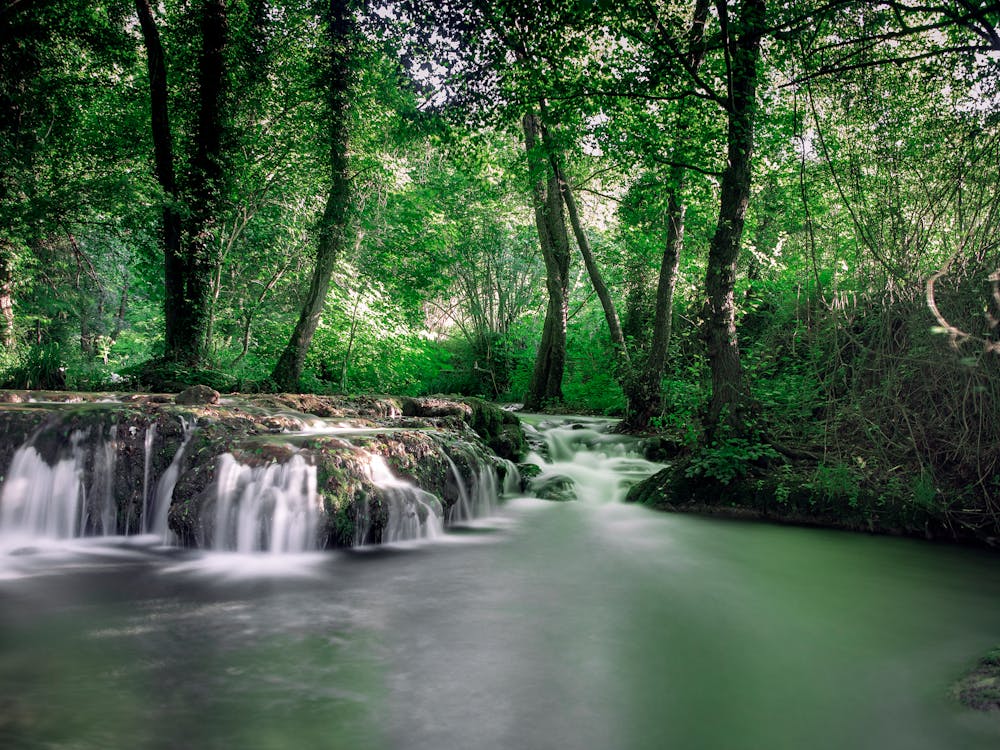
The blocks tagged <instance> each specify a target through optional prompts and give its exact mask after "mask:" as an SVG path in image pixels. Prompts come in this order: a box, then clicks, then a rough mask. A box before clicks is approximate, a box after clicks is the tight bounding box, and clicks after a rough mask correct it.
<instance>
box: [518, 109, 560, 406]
mask: <svg viewBox="0 0 1000 750" xmlns="http://www.w3.org/2000/svg"><path fill="white" fill-rule="evenodd" d="M521 124H522V127H523V128H524V146H525V150H526V152H527V155H528V165H529V170H530V173H531V180H532V198H533V203H534V212H535V227H536V229H537V230H538V239H539V243H540V245H541V249H542V258H543V260H544V261H545V287H546V290H547V291H548V305H547V307H546V312H545V323H544V325H543V327H542V340H541V342H540V343H539V346H538V354H537V355H536V357H535V369H534V372H533V373H532V377H531V383H530V385H529V386H528V393H527V394H526V395H525V399H524V401H525V407H526V408H528V409H539V408H541V407H543V406H544V405H545V404H547V403H551V402H559V401H562V398H563V395H562V380H563V371H564V370H565V367H566V326H567V321H568V319H569V236H568V235H567V233H566V221H565V218H564V215H563V200H562V195H561V192H560V189H559V180H558V177H557V176H556V174H555V172H554V170H553V164H552V161H551V160H550V159H549V157H548V155H547V154H546V153H545V142H544V128H543V126H542V123H541V122H540V120H539V119H538V117H537V115H534V114H527V115H525V116H524V118H523V120H522V123H521Z"/></svg>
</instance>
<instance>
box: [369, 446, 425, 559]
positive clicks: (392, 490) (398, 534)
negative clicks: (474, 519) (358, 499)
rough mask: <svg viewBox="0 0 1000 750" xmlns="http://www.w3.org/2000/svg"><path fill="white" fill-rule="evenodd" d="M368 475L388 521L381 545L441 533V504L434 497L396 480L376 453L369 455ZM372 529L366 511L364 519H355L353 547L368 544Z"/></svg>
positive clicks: (383, 460)
mask: <svg viewBox="0 0 1000 750" xmlns="http://www.w3.org/2000/svg"><path fill="white" fill-rule="evenodd" d="M367 472H368V477H369V479H371V482H372V484H374V485H375V486H376V487H377V488H378V489H379V491H380V493H379V494H380V497H381V499H382V500H383V501H384V502H385V505H386V515H387V517H386V519H385V525H384V527H383V528H382V538H381V542H382V544H392V543H394V542H406V541H412V540H416V539H433V538H435V537H439V536H441V535H442V534H443V533H444V522H443V519H442V517H443V515H444V513H443V510H442V508H441V501H440V500H438V498H437V497H436V496H435V495H432V494H431V493H430V492H426V491H425V490H422V489H420V488H419V487H417V486H416V485H415V484H412V483H411V482H407V481H406V480H404V479H400V478H398V477H397V476H396V475H395V474H393V473H392V470H391V469H390V468H389V465H388V464H387V463H386V462H385V459H384V458H383V457H382V456H380V455H378V454H377V453H370V454H368V465H367ZM369 505H370V504H369ZM371 525H372V520H371V508H370V507H369V508H368V512H367V513H366V514H365V515H364V517H363V518H360V519H358V525H357V527H356V529H355V544H356V545H359V546H360V545H362V544H364V543H365V542H366V541H367V539H368V536H369V534H370V533H371Z"/></svg>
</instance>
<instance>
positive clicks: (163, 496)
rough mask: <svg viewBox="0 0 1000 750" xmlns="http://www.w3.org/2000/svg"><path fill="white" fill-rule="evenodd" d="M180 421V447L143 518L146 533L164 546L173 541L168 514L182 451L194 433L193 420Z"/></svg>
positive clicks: (159, 482)
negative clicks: (182, 435)
mask: <svg viewBox="0 0 1000 750" xmlns="http://www.w3.org/2000/svg"><path fill="white" fill-rule="evenodd" d="M180 419H181V427H182V429H183V430H184V440H183V441H181V446H180V448H178V449H177V452H176V453H175V454H174V457H173V460H171V462H170V466H168V467H167V470H166V471H165V472H163V476H161V477H160V479H159V481H158V482H157V483H156V495H155V497H154V499H153V507H152V508H151V509H150V511H149V514H148V515H147V516H145V517H144V518H143V524H144V528H145V529H146V531H147V532H148V533H150V534H156V535H157V536H158V537H160V539H162V540H163V543H164V544H172V543H173V542H174V541H175V540H174V533H173V532H172V531H171V530H170V527H169V526H168V525H167V520H168V516H169V514H170V503H171V502H172V501H173V499H174V487H176V486H177V480H178V479H179V478H180V475H181V461H182V460H183V459H184V451H185V450H187V447H188V443H190V442H191V438H192V437H194V433H195V423H194V421H193V420H192V421H190V422H189V421H188V420H186V419H184V417H181V418H180Z"/></svg>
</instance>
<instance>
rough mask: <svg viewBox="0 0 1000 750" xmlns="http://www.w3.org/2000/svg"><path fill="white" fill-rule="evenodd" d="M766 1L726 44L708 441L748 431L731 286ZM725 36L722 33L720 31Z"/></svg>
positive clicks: (708, 315)
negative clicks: (722, 432)
mask: <svg viewBox="0 0 1000 750" xmlns="http://www.w3.org/2000/svg"><path fill="white" fill-rule="evenodd" d="M764 16H765V6H764V0H744V1H743V2H742V4H741V6H740V15H739V18H738V19H737V20H736V26H738V28H736V29H733V30H732V31H733V32H736V33H735V34H733V35H731V36H729V37H728V38H727V39H725V40H724V43H725V44H726V45H727V47H728V49H729V50H730V56H731V60H732V62H731V69H732V73H731V75H730V81H731V83H730V86H729V92H728V93H729V96H728V103H727V109H728V119H729V128H728V135H727V156H728V164H727V165H726V169H725V171H724V172H723V174H722V189H721V198H720V203H719V223H718V226H717V227H716V230H715V234H714V236H713V237H712V242H711V245H710V247H709V255H708V269H707V271H706V275H705V290H706V292H707V300H706V302H705V315H704V317H705V324H704V335H705V341H706V344H707V346H708V359H709V365H710V368H711V373H712V398H711V401H710V402H709V409H708V422H707V424H706V428H707V436H708V437H711V436H712V435H714V434H715V433H716V432H717V431H718V429H719V428H720V427H721V426H722V425H723V424H725V425H726V426H727V427H728V428H729V429H730V431H731V433H732V434H736V435H742V434H745V433H746V431H747V416H748V409H749V402H750V394H749V390H748V388H747V384H746V379H745V377H744V374H743V367H742V365H741V364H740V350H739V344H738V342H737V338H736V321H735V317H736V307H735V300H734V287H735V282H736V261H737V258H738V256H739V250H740V241H741V239H742V237H743V225H744V221H745V218H746V210H747V204H748V202H749V200H750V178H751V156H752V154H753V143H754V119H755V114H756V104H757V102H756V94H757V61H758V59H759V57H760V41H761V36H762V34H763V30H764ZM724 33H725V30H724Z"/></svg>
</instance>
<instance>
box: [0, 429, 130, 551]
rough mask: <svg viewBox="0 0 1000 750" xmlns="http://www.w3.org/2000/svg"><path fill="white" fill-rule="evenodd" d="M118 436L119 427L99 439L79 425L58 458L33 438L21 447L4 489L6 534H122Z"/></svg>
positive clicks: (1, 512) (17, 538) (0, 532)
mask: <svg viewBox="0 0 1000 750" xmlns="http://www.w3.org/2000/svg"><path fill="white" fill-rule="evenodd" d="M116 436H117V432H116V429H115V427H114V426H111V428H110V429H109V430H108V434H107V435H105V434H104V432H103V430H101V431H100V432H99V434H98V436H97V438H96V439H94V440H92V439H90V436H89V432H88V431H84V430H75V431H73V432H72V433H71V434H70V437H69V442H68V444H67V445H65V446H63V447H61V448H60V450H59V453H58V455H57V457H56V460H55V462H54V463H49V462H48V461H46V460H45V458H44V457H43V456H42V454H41V453H40V452H39V450H38V447H37V446H36V445H35V444H34V441H33V440H29V441H28V442H27V443H26V444H25V445H22V446H21V447H20V448H18V449H17V451H16V452H15V454H14V457H13V459H12V461H11V465H10V469H9V470H8V472H7V477H6V479H5V481H4V483H3V487H2V489H0V536H2V537H4V538H6V539H7V540H9V541H14V542H15V543H23V542H25V541H31V540H35V539H46V540H56V539H72V538H74V537H79V536H84V535H92V536H101V535H113V534H116V533H117V531H118V529H117V520H116V519H117V514H116V508H115V497H114V473H115V461H116V448H115V440H116ZM34 437H35V438H37V437H38V436H37V435H36V436H34ZM88 466H89V467H90V468H91V470H90V471H89V472H88V471H87V467H88Z"/></svg>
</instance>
